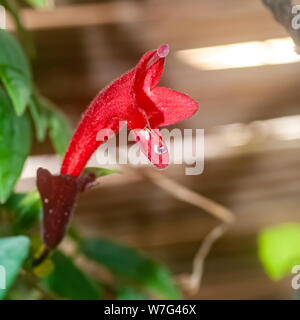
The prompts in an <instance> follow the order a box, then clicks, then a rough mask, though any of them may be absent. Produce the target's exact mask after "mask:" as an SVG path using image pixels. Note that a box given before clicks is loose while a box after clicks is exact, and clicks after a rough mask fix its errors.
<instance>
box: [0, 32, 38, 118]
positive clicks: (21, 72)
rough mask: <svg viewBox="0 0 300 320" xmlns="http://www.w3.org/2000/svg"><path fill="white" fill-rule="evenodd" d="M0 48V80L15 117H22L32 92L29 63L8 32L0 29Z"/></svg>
mask: <svg viewBox="0 0 300 320" xmlns="http://www.w3.org/2000/svg"><path fill="white" fill-rule="evenodd" d="M0 48H1V50H0V79H1V80H2V83H3V85H4V86H5V88H6V90H7V92H8V94H9V96H10V98H11V100H12V102H13V105H14V108H15V111H16V113H17V115H22V114H23V113H24V111H25V109H26V106H27V104H28V103H29V99H30V95H31V90H32V79H31V72H30V67H29V63H28V61H27V59H26V57H25V55H24V53H23V51H22V49H21V47H20V45H19V44H18V42H17V41H16V40H15V39H14V38H13V36H12V35H11V34H10V33H9V32H8V31H6V30H2V29H0Z"/></svg>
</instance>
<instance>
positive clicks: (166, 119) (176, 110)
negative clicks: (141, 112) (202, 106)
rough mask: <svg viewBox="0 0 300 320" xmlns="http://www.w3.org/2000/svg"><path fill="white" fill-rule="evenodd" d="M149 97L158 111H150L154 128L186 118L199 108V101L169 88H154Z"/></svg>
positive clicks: (150, 119)
mask: <svg viewBox="0 0 300 320" xmlns="http://www.w3.org/2000/svg"><path fill="white" fill-rule="evenodd" d="M149 98H150V99H151V101H152V102H153V103H154V104H155V106H156V108H157V111H156V113H152V114H149V113H148V117H149V122H150V125H151V127H152V128H157V127H158V126H167V125H170V124H173V123H176V122H179V121H182V120H185V119H187V118H189V117H191V116H192V115H193V114H195V113H196V112H197V110H198V103H197V102H196V101H195V100H193V99H191V98H190V97H188V96H187V95H185V94H183V93H180V92H177V91H174V90H171V89H168V88H163V87H156V88H154V89H153V90H152V91H151V93H150V95H149Z"/></svg>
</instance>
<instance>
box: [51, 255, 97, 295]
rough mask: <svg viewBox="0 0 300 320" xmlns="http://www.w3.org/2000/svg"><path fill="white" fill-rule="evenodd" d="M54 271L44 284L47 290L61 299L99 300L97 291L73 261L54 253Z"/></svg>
mask: <svg viewBox="0 0 300 320" xmlns="http://www.w3.org/2000/svg"><path fill="white" fill-rule="evenodd" d="M51 259H52V261H53V262H54V265H55V269H54V272H53V273H51V275H49V276H48V277H46V284H47V287H48V288H49V290H51V291H52V292H54V293H56V294H57V295H59V296H60V297H62V298H67V299H72V300H99V299H100V295H99V290H98V288H97V286H96V285H95V284H94V283H93V282H92V281H91V279H89V278H88V277H87V276H86V275H85V274H84V273H83V272H82V271H81V270H80V269H78V267H77V266H76V265H75V264H74V263H73V261H72V260H71V259H70V258H69V257H67V256H65V255H64V254H63V253H61V252H59V251H56V252H55V253H54V254H53V255H52V257H51Z"/></svg>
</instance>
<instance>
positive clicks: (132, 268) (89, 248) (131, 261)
mask: <svg viewBox="0 0 300 320" xmlns="http://www.w3.org/2000/svg"><path fill="white" fill-rule="evenodd" d="M79 249H80V250H81V252H82V253H83V254H85V255H86V256H87V257H88V258H89V259H91V260H94V261H96V262H98V263H100V264H102V265H104V266H106V267H107V268H108V269H110V270H111V271H112V272H114V273H116V274H118V275H120V276H123V277H125V278H129V279H131V280H133V281H135V282H137V283H138V284H141V285H144V286H146V287H147V288H149V289H152V290H153V291H155V292H156V293H158V294H160V295H161V296H163V297H166V298H168V299H177V298H179V296H180V295H179V292H178V290H177V288H176V286H175V284H174V282H173V280H172V277H171V275H170V273H169V271H168V270H167V269H166V268H165V267H164V266H162V265H161V264H159V263H158V262H156V261H154V260H152V259H150V258H148V257H146V256H145V255H143V254H141V253H140V252H139V251H137V250H135V249H132V248H128V247H124V246H122V245H119V244H117V243H115V242H112V241H110V240H107V239H99V238H98V239H86V240H82V242H81V243H80V244H79Z"/></svg>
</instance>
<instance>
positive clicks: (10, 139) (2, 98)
mask: <svg viewBox="0 0 300 320" xmlns="http://www.w3.org/2000/svg"><path fill="white" fill-rule="evenodd" d="M0 51H1V50H0ZM30 145H31V128H30V121H29V119H28V117H27V115H26V114H24V115H22V116H19V117H18V116H17V115H16V114H15V112H14V110H13V108H12V105H11V102H10V100H9V97H8V96H7V94H6V93H5V92H4V90H3V89H1V88H0V155H1V156H0V203H1V202H2V203H4V202H5V201H6V200H7V199H8V197H9V196H10V194H11V192H12V191H13V188H14V186H15V184H16V182H17V180H18V178H19V176H20V174H21V172H22V168H23V165H24V162H25V160H26V158H27V156H28V154H29V150H30Z"/></svg>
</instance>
